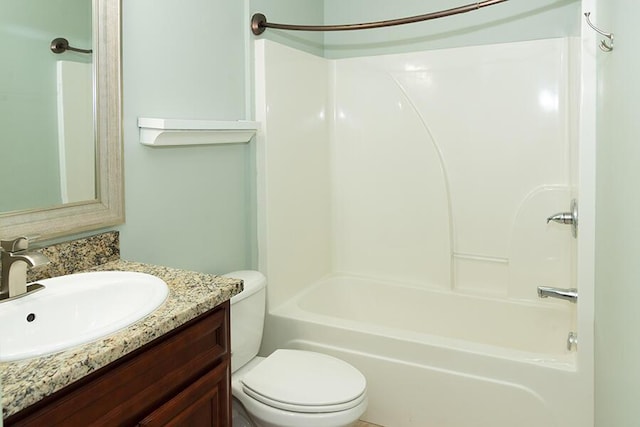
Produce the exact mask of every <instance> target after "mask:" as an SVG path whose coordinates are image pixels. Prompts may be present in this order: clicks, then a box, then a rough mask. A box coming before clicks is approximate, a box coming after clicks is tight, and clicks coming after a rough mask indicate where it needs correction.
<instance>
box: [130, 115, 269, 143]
mask: <svg viewBox="0 0 640 427" xmlns="http://www.w3.org/2000/svg"><path fill="white" fill-rule="evenodd" d="M138 127H139V128H140V143H141V144H144V145H151V146H155V147H170V146H180V145H204V144H234V143H244V142H249V140H251V138H252V137H253V135H255V133H256V131H257V129H258V122H252V121H248V120H236V121H233V120H229V121H224V120H184V119H156V118H145V117H139V118H138Z"/></svg>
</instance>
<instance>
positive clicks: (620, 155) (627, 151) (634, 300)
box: [595, 0, 640, 427]
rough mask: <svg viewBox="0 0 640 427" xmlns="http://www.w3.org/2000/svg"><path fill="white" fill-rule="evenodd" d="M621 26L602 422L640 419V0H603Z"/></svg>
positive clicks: (604, 105)
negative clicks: (639, 116) (639, 165)
mask: <svg viewBox="0 0 640 427" xmlns="http://www.w3.org/2000/svg"><path fill="white" fill-rule="evenodd" d="M598 14H599V15H598V17H597V24H598V25H599V26H600V27H602V28H604V29H606V30H608V31H613V32H614V33H615V37H616V39H615V50H614V51H613V52H611V53H610V54H604V53H599V54H598V81H599V93H598V98H599V99H598V122H597V126H598V136H597V144H598V151H597V206H596V208H597V211H596V221H597V223H596V224H597V225H596V307H595V309H596V312H595V347H596V349H595V351H596V353H595V361H596V372H595V381H596V384H595V386H596V387H595V390H596V408H595V414H596V426H598V427H609V426H615V427H635V426H638V425H640V405H638V402H639V401H640V364H639V362H640V338H638V337H639V335H638V328H639V327H640V310H639V309H638V301H640V263H639V262H638V256H639V255H640V223H639V222H638V221H637V218H640V185H639V184H640V168H639V167H638V163H639V162H640V142H639V141H640V121H639V120H638V115H637V106H636V104H637V103H638V99H640V79H639V78H638V76H640V56H638V45H637V43H638V41H639V40H640V27H639V26H638V23H637V17H638V16H639V14H640V3H639V2H637V1H636V0H599V2H598Z"/></svg>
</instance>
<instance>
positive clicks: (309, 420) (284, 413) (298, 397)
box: [225, 271, 367, 427]
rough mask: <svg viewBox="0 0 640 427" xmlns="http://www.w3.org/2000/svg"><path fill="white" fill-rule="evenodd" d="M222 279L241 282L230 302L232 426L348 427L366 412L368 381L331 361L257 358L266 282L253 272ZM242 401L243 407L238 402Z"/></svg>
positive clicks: (288, 354) (297, 355)
mask: <svg viewBox="0 0 640 427" xmlns="http://www.w3.org/2000/svg"><path fill="white" fill-rule="evenodd" d="M225 276H226V277H233V278H235V279H242V280H244V290H243V291H242V292H241V293H239V294H238V295H236V296H234V297H233V298H231V372H232V377H231V389H232V394H233V397H234V398H235V399H234V402H233V405H234V408H233V413H234V414H233V415H234V419H233V425H234V427H244V426H251V425H252V424H251V423H249V422H248V420H246V419H244V418H243V413H244V410H243V409H245V410H246V412H247V413H248V415H249V418H250V419H251V422H253V424H254V425H255V426H257V427H343V426H344V427H346V426H350V425H353V424H354V423H355V422H356V421H357V420H358V419H359V418H360V416H361V415H362V414H363V413H364V411H365V409H366V408H367V393H366V387H367V383H366V379H365V378H364V375H362V373H360V371H358V370H357V369H356V368H354V367H353V366H351V365H350V364H348V363H346V362H345V361H343V360H340V359H337V358H335V357H332V356H329V355H326V354H321V353H316V352H311V351H303V350H284V349H281V350H276V351H274V352H273V353H272V354H271V355H269V356H268V357H266V358H265V357H257V354H258V349H259V348H260V342H261V341H262V328H263V326H264V312H265V303H266V285H267V280H266V278H265V277H264V276H263V275H262V274H261V273H259V272H257V271H235V272H233V273H229V274H225ZM236 399H237V401H239V402H240V403H242V406H243V407H244V408H242V407H241V406H240V405H238V403H237V401H236Z"/></svg>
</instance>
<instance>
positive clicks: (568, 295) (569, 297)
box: [538, 286, 578, 303]
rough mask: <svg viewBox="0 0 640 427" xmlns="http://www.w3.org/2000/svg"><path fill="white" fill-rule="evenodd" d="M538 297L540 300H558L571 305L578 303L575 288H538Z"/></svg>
mask: <svg viewBox="0 0 640 427" xmlns="http://www.w3.org/2000/svg"><path fill="white" fill-rule="evenodd" d="M538 296H539V297H540V298H558V299H563V300H565V301H569V302H573V303H576V302H578V290H577V289H575V288H571V289H561V288H552V287H549V286H538Z"/></svg>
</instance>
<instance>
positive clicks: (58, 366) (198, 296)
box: [0, 260, 242, 418]
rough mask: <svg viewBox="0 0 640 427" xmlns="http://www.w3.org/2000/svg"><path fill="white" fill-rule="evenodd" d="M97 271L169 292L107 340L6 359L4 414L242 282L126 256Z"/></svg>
mask: <svg viewBox="0 0 640 427" xmlns="http://www.w3.org/2000/svg"><path fill="white" fill-rule="evenodd" d="M90 270H91V271H109V270H112V271H135V272H141V273H148V274H152V275H154V276H157V277H160V278H161V279H163V280H164V281H165V282H166V283H167V285H168V286H169V296H168V297H167V299H166V301H165V302H164V303H163V304H162V305H161V306H160V307H159V308H158V309H157V310H155V311H154V312H153V313H151V314H150V315H148V316H147V317H145V318H143V319H142V320H140V321H139V322H136V323H134V324H133V325H131V326H129V327H127V328H124V329H122V330H120V331H118V332H115V333H113V334H111V335H109V336H107V337H105V338H103V339H99V340H97V341H93V342H91V343H88V344H84V345H81V346H77V347H74V348H72V349H70V350H67V351H63V352H59V353H55V354H51V355H48V356H43V357H37V358H31V359H27V360H21V361H16V362H3V363H0V383H1V384H2V410H3V418H7V417H8V416H10V415H13V414H15V413H17V412H18V411H20V410H22V409H24V408H26V407H27V406H29V405H32V404H34V403H36V402H38V401H39V400H40V399H42V398H44V397H46V396H48V395H51V394H53V393H54V392H56V391H58V390H60V389H62V388H63V387H65V386H67V385H69V384H71V383H72V382H74V381H77V380H79V379H80V378H82V377H84V376H85V375H88V374H90V373H92V372H94V371H96V370H97V369H99V368H101V367H103V366H105V365H107V364H109V363H110V362H113V361H114V360H116V359H118V358H120V357H122V356H124V355H125V354H127V353H130V352H131V351H133V350H135V349H137V348H139V347H141V346H142V345H144V344H146V343H148V342H150V341H152V340H154V339H155V338H158V337H160V336H161V335H163V334H165V333H167V332H169V331H171V330H173V329H175V328H177V327H178V326H180V325H182V324H184V323H186V322H188V321H189V320H191V319H194V318H195V317H197V316H199V315H200V314H202V313H205V312H206V311H208V310H210V309H212V308H214V307H215V306H217V305H219V304H222V303H223V302H225V301H227V300H229V299H230V298H231V297H232V296H234V295H236V294H237V293H239V292H240V291H241V290H242V281H241V280H236V279H229V278H225V277H221V276H215V275H212V274H204V273H196V272H191V271H184V270H177V269H173V268H168V267H159V266H154V265H148V264H140V263H135V262H128V261H123V260H117V261H111V262H108V263H106V264H102V265H100V266H98V267H94V268H91V269H90Z"/></svg>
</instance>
